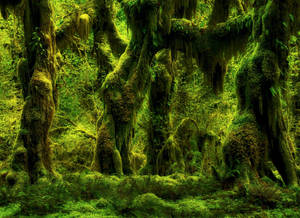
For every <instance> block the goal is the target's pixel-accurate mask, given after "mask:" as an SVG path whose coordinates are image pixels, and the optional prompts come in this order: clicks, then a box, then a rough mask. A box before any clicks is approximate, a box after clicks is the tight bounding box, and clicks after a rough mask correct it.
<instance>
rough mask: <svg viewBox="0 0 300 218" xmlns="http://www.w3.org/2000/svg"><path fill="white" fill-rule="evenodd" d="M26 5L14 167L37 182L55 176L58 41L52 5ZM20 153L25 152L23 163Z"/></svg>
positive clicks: (31, 2) (33, 3)
mask: <svg viewBox="0 0 300 218" xmlns="http://www.w3.org/2000/svg"><path fill="white" fill-rule="evenodd" d="M25 4H26V9H25V15H24V33H25V44H26V48H27V50H26V58H27V61H26V64H25V66H26V67H25V68H24V69H23V70H24V71H23V72H21V73H22V75H20V76H21V77H22V78H23V79H22V83H23V89H24V90H23V93H24V98H25V105H24V109H23V113H22V119H21V130H20V133H19V140H18V142H17V145H16V148H15V154H14V158H13V161H12V168H13V169H14V170H19V169H25V170H27V171H28V173H29V176H30V180H31V182H32V183H34V182H35V181H36V180H37V179H38V178H39V177H40V176H42V175H43V174H45V173H47V172H48V173H50V174H53V173H54V172H53V168H52V165H51V158H50V144H49V137H48V131H49V128H50V127H51V123H52V120H53V115H54V112H55V106H56V102H57V99H56V98H57V92H56V64H57V62H56V42H55V32H54V24H53V21H52V19H51V17H52V7H51V4H50V2H49V1H48V0H41V1H39V2H37V1H33V0H27V1H25ZM19 73H20V72H19ZM20 151H24V155H23V160H21V161H20ZM24 165H25V166H24ZM46 171H47V172H46Z"/></svg>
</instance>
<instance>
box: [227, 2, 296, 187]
mask: <svg viewBox="0 0 300 218" xmlns="http://www.w3.org/2000/svg"><path fill="white" fill-rule="evenodd" d="M293 2H295V1H287V0H283V1H279V0H269V1H267V4H264V3H261V2H259V1H257V2H256V5H255V7H256V12H255V15H254V17H253V23H254V24H253V39H254V43H255V47H254V48H253V49H251V51H250V52H249V53H248V54H247V56H246V57H245V59H244V61H243V63H242V67H241V69H240V70H239V72H238V75H237V93H238V97H239V110H240V114H243V113H246V114H247V113H248V114H252V115H253V116H254V117H255V122H256V124H255V125H256V126H257V127H255V128H258V129H259V130H260V131H261V132H262V134H263V137H266V139H267V141H266V142H264V143H263V144H267V146H266V147H265V148H262V150H264V151H263V152H266V153H265V154H264V155H263V154H261V156H260V157H255V156H252V157H249V156H248V157H247V158H249V159H251V158H252V159H255V158H262V159H261V160H259V161H261V162H262V164H263V165H265V164H266V161H267V160H268V158H270V159H271V160H272V162H273V163H274V165H275V166H276V168H277V169H278V171H279V173H280V175H281V176H282V178H283V180H284V181H285V183H286V184H288V185H297V184H298V181H297V176H296V165H295V160H294V157H293V155H292V152H291V146H293V145H291V143H290V141H289V140H288V132H287V123H286V120H285V119H284V115H283V110H282V101H284V95H283V94H282V93H283V90H282V89H284V87H285V85H286V80H287V72H288V62H287V56H288V47H287V45H288V41H289V37H290V33H291V29H290V27H291V23H292V21H291V15H290V13H291V11H292V10H293V7H294V3H293ZM292 16H296V15H292ZM245 125H248V124H245ZM250 135H251V134H250ZM245 139H246V138H244V140H245ZM230 143H233V141H232V140H229V144H230ZM241 143H242V142H241ZM257 145H259V143H257ZM227 148H228V146H227V147H225V149H227ZM235 149H238V148H237V147H235ZM231 152H233V150H231ZM252 155H253V154H252ZM242 161H244V160H242ZM255 161H256V160H255ZM249 167H254V165H253V164H251V163H249V164H248V168H249ZM260 167H263V166H261V165H260ZM248 170H249V171H253V169H248ZM254 170H256V171H260V172H259V174H260V175H261V176H263V175H264V174H265V173H266V172H263V171H264V170H266V169H262V170H259V169H258V168H256V169H254Z"/></svg>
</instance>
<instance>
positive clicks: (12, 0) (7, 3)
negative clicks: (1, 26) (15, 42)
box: [0, 0, 22, 19]
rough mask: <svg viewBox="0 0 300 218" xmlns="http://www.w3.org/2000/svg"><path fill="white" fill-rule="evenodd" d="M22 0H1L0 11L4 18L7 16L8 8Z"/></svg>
mask: <svg viewBox="0 0 300 218" xmlns="http://www.w3.org/2000/svg"><path fill="white" fill-rule="evenodd" d="M21 2H22V0H2V1H1V2H0V12H1V15H2V17H3V18H4V19H7V17H8V10H9V9H12V8H14V7H16V6H17V5H19V4H20V3H21Z"/></svg>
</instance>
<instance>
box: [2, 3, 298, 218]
mask: <svg viewBox="0 0 300 218" xmlns="http://www.w3.org/2000/svg"><path fill="white" fill-rule="evenodd" d="M80 2H81V3H82V2H85V1H83V0H81V1H79V0H76V1H75V0H68V1H64V2H63V1H60V0H55V1H54V3H55V7H56V13H57V14H56V25H58V26H59V24H60V21H61V19H62V18H63V15H64V13H66V10H69V9H70V7H67V5H69V4H75V3H80ZM210 9H211V8H210V7H209V6H207V5H205V4H203V5H201V4H200V5H199V8H198V10H199V11H201V12H203V14H205V13H209V11H210ZM196 19H197V20H198V21H199V22H200V25H201V26H205V25H206V22H207V17H206V16H199V15H197V17H196ZM116 24H117V27H118V28H119V30H120V32H121V33H122V36H123V37H129V35H130V33H128V32H127V27H126V23H125V22H124V13H123V12H122V11H121V10H117V11H116ZM0 27H1V29H0V151H1V152H0V167H1V166H5V164H6V161H7V157H9V155H10V154H11V153H12V149H13V144H14V142H15V139H16V136H17V133H18V131H19V126H20V117H21V112H22V107H23V98H22V93H21V87H20V83H19V82H18V80H17V73H16V72H17V71H16V69H17V60H15V59H14V58H13V57H16V56H15V55H16V54H14V53H12V52H15V51H18V50H19V49H20V48H18V47H16V46H17V45H22V41H20V38H21V39H22V37H20V36H18V35H16V34H12V32H14V31H13V30H15V29H16V28H21V27H20V26H18V25H17V21H16V20H14V19H13V17H12V16H11V17H9V20H8V21H6V22H4V20H3V19H2V18H1V19H0ZM12 41H13V42H17V43H16V44H14V43H12ZM92 41H93V39H92V36H90V38H89V39H88V40H86V41H84V42H82V43H81V44H80V46H79V47H78V49H77V51H73V50H66V51H65V52H63V53H62V61H63V63H64V64H63V67H62V68H61V69H60V71H59V73H58V81H57V83H58V88H59V107H58V109H57V111H56V114H55V119H54V123H53V126H52V129H51V130H50V137H51V148H52V153H53V154H52V156H53V162H54V165H55V168H56V170H57V172H58V173H60V174H61V175H62V178H61V179H58V180H49V179H45V178H42V179H40V180H39V181H38V182H37V184H34V185H30V186H27V185H25V186H22V187H21V186H17V187H14V188H12V187H9V186H7V185H5V184H4V182H3V178H2V177H1V178H0V217H59V218H60V217H299V216H300V210H299V205H300V194H299V193H300V190H299V189H298V188H283V187H280V186H278V185H277V184H275V183H273V182H271V181H269V180H268V179H263V181H261V183H260V184H259V185H257V184H250V185H247V186H244V185H238V186H236V187H235V188H234V189H226V184H221V183H220V182H217V181H215V180H214V179H213V178H207V177H205V176H203V175H202V174H201V173H198V174H197V176H185V175H183V174H174V175H172V176H166V177H160V176H140V175H134V176H124V177H120V178H119V177H116V176H104V175H102V174H99V173H94V172H91V171H90V170H89V167H90V165H91V161H92V156H93V150H94V146H95V144H96V140H95V137H96V122H97V119H98V118H99V116H100V115H101V113H102V110H103V105H102V103H101V102H100V100H99V93H98V91H99V90H98V88H97V85H96V84H95V83H96V80H97V65H96V61H95V54H94V53H93V51H92V46H93V45H92ZM107 49H108V52H110V51H109V46H108V47H107ZM297 54H298V53H297V51H296V50H293V53H292V56H291V57H290V65H291V69H292V73H293V75H294V74H295V77H297V76H298V73H297V72H299V62H298V59H297V58H296V57H297ZM180 56H182V57H181V58H180ZM112 58H114V57H112ZM183 58H184V57H183V55H179V61H178V63H176V64H177V73H176V80H175V85H174V95H173V96H174V97H173V98H172V100H171V105H172V111H171V121H172V129H171V130H170V131H171V132H175V131H176V127H177V126H178V125H179V123H180V122H181V121H182V119H184V118H186V117H189V118H191V119H193V120H195V121H196V122H197V124H198V126H199V128H200V129H204V130H205V131H206V132H209V133H210V135H213V136H217V138H218V139H217V140H219V141H220V142H221V143H222V142H224V140H225V138H226V135H227V134H228V129H229V126H230V125H231V122H232V120H233V118H234V117H235V115H236V111H237V97H236V94H235V91H234V90H235V85H234V80H235V73H236V72H237V69H238V68H239V61H240V60H239V59H238V58H236V59H235V60H232V61H231V63H230V65H229V70H228V73H227V75H226V77H225V88H224V93H223V94H222V95H220V96H216V95H214V94H213V93H212V90H210V88H209V87H207V86H206V85H205V83H204V79H203V74H202V72H200V71H199V70H195V69H194V70H193V72H192V73H191V74H190V75H186V74H185V70H186V69H185V67H184V66H183V61H182V59H183ZM113 64H116V63H113ZM290 88H291V89H292V91H293V92H291V95H292V93H295V92H296V91H297V90H295V88H293V81H290ZM148 98H149V97H148V96H146V99H145V102H144V104H143V107H142V110H141V111H140V112H139V114H138V117H137V125H136V127H135V137H134V139H133V143H132V144H133V147H132V151H134V152H136V153H138V154H140V153H141V152H142V151H143V148H144V147H145V146H146V143H147V140H146V137H147V136H146V132H147V131H146V130H147V120H149V119H150V118H151V117H150V115H149V111H148V106H147V100H148ZM287 111H288V110H287ZM209 149H210V147H209V144H208V145H206V147H205V148H204V151H208V152H206V156H204V157H203V158H204V163H203V164H202V165H201V166H198V167H199V172H201V171H209V170H208V166H209V163H210V162H211V160H210V159H209V156H208V153H209V152H212V151H210V150H209ZM299 160H300V158H299ZM1 168H2V167H1ZM5 173H6V172H5V171H2V172H0V175H1V176H2V175H5ZM275 173H276V172H275Z"/></svg>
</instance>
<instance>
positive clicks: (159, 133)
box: [143, 49, 174, 174]
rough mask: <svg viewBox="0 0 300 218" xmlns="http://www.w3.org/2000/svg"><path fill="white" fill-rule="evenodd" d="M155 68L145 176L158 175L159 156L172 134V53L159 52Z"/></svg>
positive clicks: (150, 101) (151, 89)
mask: <svg viewBox="0 0 300 218" xmlns="http://www.w3.org/2000/svg"><path fill="white" fill-rule="evenodd" d="M155 62H156V65H155V66H153V73H154V78H153V80H152V81H151V88H150V99H149V107H150V108H149V109H150V113H151V121H150V122H151V123H150V128H149V129H148V140H149V146H147V148H146V154H147V164H146V166H145V167H144V169H143V174H157V173H158V172H157V170H158V169H156V160H157V156H158V154H159V152H160V150H161V149H162V147H163V145H164V144H165V142H166V140H167V139H168V137H169V134H170V129H171V127H170V110H171V107H170V100H171V94H172V86H173V84H172V83H173V79H174V74H173V70H172V61H171V51H170V50H169V49H165V50H162V51H160V52H158V54H157V55H156V58H155Z"/></svg>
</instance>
